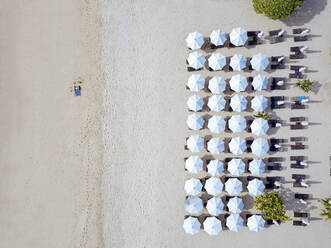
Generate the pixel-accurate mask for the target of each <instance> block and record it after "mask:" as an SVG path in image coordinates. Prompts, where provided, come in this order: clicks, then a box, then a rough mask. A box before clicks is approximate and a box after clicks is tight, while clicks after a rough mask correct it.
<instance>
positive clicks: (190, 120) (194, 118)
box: [186, 113, 205, 131]
mask: <svg viewBox="0 0 331 248" xmlns="http://www.w3.org/2000/svg"><path fill="white" fill-rule="evenodd" d="M186 123H187V126H188V127H189V128H190V129H192V130H195V131H196V130H199V129H201V128H203V125H204V123H205V121H204V119H203V118H202V116H201V115H199V114H197V113H194V114H191V115H189V116H188V117H187V120H186Z"/></svg>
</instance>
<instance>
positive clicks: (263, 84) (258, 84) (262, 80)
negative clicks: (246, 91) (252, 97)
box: [252, 74, 268, 91]
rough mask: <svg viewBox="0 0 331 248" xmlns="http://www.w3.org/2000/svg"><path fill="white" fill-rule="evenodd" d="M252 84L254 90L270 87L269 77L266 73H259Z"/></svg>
mask: <svg viewBox="0 0 331 248" xmlns="http://www.w3.org/2000/svg"><path fill="white" fill-rule="evenodd" d="M252 85H253V87H254V90H258V91H262V90H265V89H267V88H268V79H267V77H266V76H264V75H261V74H259V75H257V76H255V77H254V78H253V82H252Z"/></svg>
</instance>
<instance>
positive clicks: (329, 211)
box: [318, 198, 331, 220]
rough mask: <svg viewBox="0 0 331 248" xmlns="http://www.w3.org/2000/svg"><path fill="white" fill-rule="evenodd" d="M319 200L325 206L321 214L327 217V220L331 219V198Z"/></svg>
mask: <svg viewBox="0 0 331 248" xmlns="http://www.w3.org/2000/svg"><path fill="white" fill-rule="evenodd" d="M318 202H320V203H322V205H323V207H324V209H323V210H322V212H321V213H320V216H323V217H326V220H331V198H325V199H321V200H318Z"/></svg>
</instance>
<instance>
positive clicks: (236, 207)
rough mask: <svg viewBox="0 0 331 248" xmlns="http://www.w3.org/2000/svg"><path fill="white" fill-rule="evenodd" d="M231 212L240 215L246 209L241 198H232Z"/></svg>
mask: <svg viewBox="0 0 331 248" xmlns="http://www.w3.org/2000/svg"><path fill="white" fill-rule="evenodd" d="M228 208H229V212H232V213H234V214H239V213H240V212H241V211H242V210H243V208H244V202H243V200H242V199H241V198H239V197H232V198H230V200H229V203H228Z"/></svg>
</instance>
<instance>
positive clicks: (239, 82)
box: [230, 74, 248, 92]
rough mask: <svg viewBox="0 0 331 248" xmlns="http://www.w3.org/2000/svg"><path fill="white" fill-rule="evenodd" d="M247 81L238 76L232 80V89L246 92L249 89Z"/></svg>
mask: <svg viewBox="0 0 331 248" xmlns="http://www.w3.org/2000/svg"><path fill="white" fill-rule="evenodd" d="M247 85H248V84H247V79H246V77H244V76H243V75H241V74H237V75H234V76H232V77H231V79H230V88H231V89H232V90H234V91H235V92H240V91H245V90H246V87H247Z"/></svg>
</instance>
